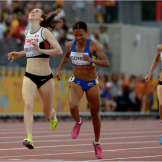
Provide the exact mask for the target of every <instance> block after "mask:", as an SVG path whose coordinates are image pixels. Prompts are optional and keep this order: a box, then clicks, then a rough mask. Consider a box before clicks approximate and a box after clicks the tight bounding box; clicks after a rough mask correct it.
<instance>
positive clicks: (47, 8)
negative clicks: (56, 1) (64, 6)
mask: <svg viewBox="0 0 162 162" xmlns="http://www.w3.org/2000/svg"><path fill="white" fill-rule="evenodd" d="M43 11H44V12H45V14H48V13H50V12H52V6H50V5H49V3H45V4H44V5H43Z"/></svg>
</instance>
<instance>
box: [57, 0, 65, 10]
mask: <svg viewBox="0 0 162 162" xmlns="http://www.w3.org/2000/svg"><path fill="white" fill-rule="evenodd" d="M55 4H56V5H57V6H60V7H62V8H63V7H64V5H65V2H64V0H55Z"/></svg>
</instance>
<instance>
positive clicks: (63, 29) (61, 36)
mask: <svg viewBox="0 0 162 162" xmlns="http://www.w3.org/2000/svg"><path fill="white" fill-rule="evenodd" d="M61 19H62V21H63V24H62V25H60V27H59V28H58V37H57V40H58V42H59V44H60V45H63V46H65V42H66V40H67V38H66V36H67V32H68V26H67V24H66V20H65V19H64V18H61Z"/></svg>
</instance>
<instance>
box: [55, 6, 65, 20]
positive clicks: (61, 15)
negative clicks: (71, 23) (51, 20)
mask: <svg viewBox="0 0 162 162" xmlns="http://www.w3.org/2000/svg"><path fill="white" fill-rule="evenodd" d="M52 8H53V10H57V9H58V8H61V11H60V12H59V13H58V15H57V16H56V17H55V20H59V19H62V18H65V11H64V9H63V8H62V6H60V5H55V4H53V5H52Z"/></svg>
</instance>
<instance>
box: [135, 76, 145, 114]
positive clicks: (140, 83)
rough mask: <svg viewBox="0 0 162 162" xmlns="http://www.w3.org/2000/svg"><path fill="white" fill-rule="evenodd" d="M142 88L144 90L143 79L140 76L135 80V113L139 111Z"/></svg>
mask: <svg viewBox="0 0 162 162" xmlns="http://www.w3.org/2000/svg"><path fill="white" fill-rule="evenodd" d="M144 88H145V81H144V79H143V76H142V75H141V76H139V77H138V79H137V88H136V93H135V96H136V106H135V111H140V110H141V105H142V99H143V94H144Z"/></svg>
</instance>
